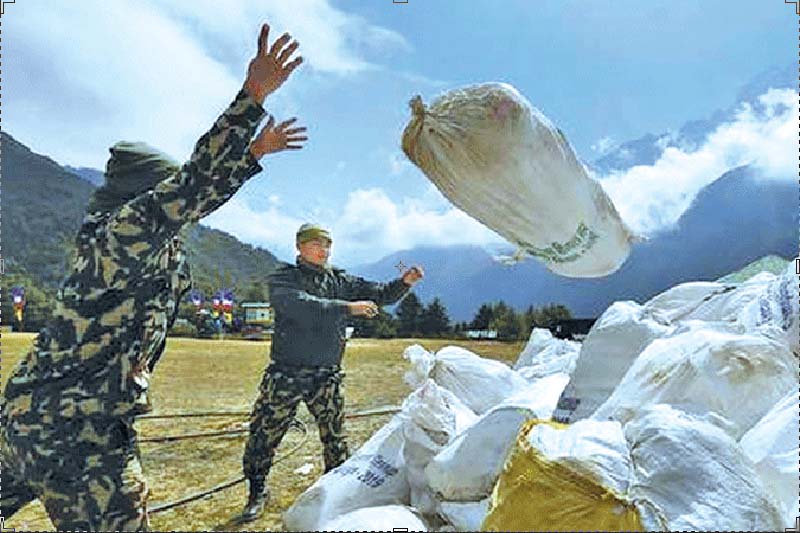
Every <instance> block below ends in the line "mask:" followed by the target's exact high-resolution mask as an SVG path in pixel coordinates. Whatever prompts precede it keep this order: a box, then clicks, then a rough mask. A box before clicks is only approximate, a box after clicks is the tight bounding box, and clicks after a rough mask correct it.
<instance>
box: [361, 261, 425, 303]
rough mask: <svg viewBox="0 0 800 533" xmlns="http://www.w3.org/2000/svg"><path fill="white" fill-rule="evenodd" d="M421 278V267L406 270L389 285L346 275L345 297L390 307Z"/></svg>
mask: <svg viewBox="0 0 800 533" xmlns="http://www.w3.org/2000/svg"><path fill="white" fill-rule="evenodd" d="M422 277H423V271H422V267H419V266H415V267H412V268H410V269H408V270H406V271H405V272H404V273H403V275H402V276H400V277H399V278H397V279H396V280H393V281H390V282H389V283H376V282H372V281H367V280H365V279H364V278H360V277H358V276H351V275H346V276H345V285H346V291H347V297H348V299H350V300H369V301H373V302H375V303H376V304H378V305H380V306H383V305H392V304H393V303H396V302H397V301H398V300H400V299H401V298H402V297H403V296H405V295H406V293H408V291H409V290H410V289H411V287H413V286H414V284H415V283H417V282H418V281H419V280H420V279H422Z"/></svg>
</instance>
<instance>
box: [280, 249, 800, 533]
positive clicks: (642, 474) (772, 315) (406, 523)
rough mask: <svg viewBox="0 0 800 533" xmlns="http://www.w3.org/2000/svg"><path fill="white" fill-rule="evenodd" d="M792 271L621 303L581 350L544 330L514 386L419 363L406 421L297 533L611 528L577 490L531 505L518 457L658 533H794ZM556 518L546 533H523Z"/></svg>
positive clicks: (309, 507) (508, 380) (288, 523)
mask: <svg viewBox="0 0 800 533" xmlns="http://www.w3.org/2000/svg"><path fill="white" fill-rule="evenodd" d="M790 267H791V268H788V269H787V270H786V272H784V273H783V274H782V275H780V276H776V275H772V274H767V273H762V274H759V275H758V276H755V277H753V278H751V279H750V280H748V281H747V282H745V283H741V284H720V283H709V282H698V283H684V284H681V285H678V286H676V287H673V288H672V289H669V290H667V291H665V292H664V293H662V294H659V295H658V296H656V297H654V298H652V299H651V300H650V301H648V302H647V303H645V304H644V305H639V304H637V303H635V302H616V303H615V304H613V305H612V306H610V307H609V308H608V309H607V311H606V312H605V313H604V314H603V316H601V317H600V318H599V319H598V320H597V322H596V323H595V325H594V327H593V328H592V330H591V331H590V333H589V334H588V335H587V337H586V338H585V340H584V342H583V343H577V342H573V341H568V340H562V339H556V338H553V337H552V335H550V333H549V332H548V331H547V330H543V329H534V331H533V332H532V334H531V337H530V340H529V342H528V343H527V345H526V346H525V348H524V350H523V352H522V353H521V354H520V356H519V358H518V360H517V362H516V364H515V365H513V368H512V367H509V365H506V364H505V363H502V362H498V361H494V360H490V359H485V358H482V357H480V356H478V355H476V354H474V353H471V352H469V351H468V350H466V349H463V348H459V347H453V346H450V347H446V348H443V349H441V350H439V351H438V352H437V353H435V354H433V353H430V352H428V351H426V350H425V349H424V348H423V347H421V346H418V345H414V346H409V347H408V348H406V350H405V352H404V357H405V359H407V360H408V362H409V370H408V372H407V373H406V376H405V380H406V382H407V383H408V384H409V385H410V386H411V387H412V389H413V392H412V393H411V394H410V395H409V396H408V397H407V398H406V400H405V401H404V403H403V405H402V410H401V412H400V413H398V414H396V415H395V416H394V417H393V418H392V419H391V420H390V421H389V422H388V423H387V424H386V425H385V426H384V427H383V428H382V429H381V430H379V431H378V432H377V433H376V434H375V435H373V437H372V438H371V439H370V440H369V441H368V442H367V443H366V444H364V445H363V446H362V447H361V448H360V449H359V450H358V451H357V452H356V453H355V454H354V455H353V456H352V457H351V458H350V459H349V460H348V461H347V462H345V463H344V464H343V465H342V466H340V467H339V468H337V469H335V470H333V471H331V472H329V473H327V474H326V475H324V476H322V477H321V478H319V479H318V480H317V481H316V483H314V485H312V486H311V487H310V488H309V489H308V490H306V491H305V492H304V493H303V494H301V495H300V496H299V497H298V499H297V500H296V501H295V503H294V505H292V507H291V508H289V509H288V510H287V511H286V512H285V513H284V526H285V528H286V529H287V530H290V531H309V530H319V531H381V530H383V531H386V530H392V529H394V528H407V529H408V530H409V531H428V530H437V531H478V530H481V529H482V528H485V529H484V530H503V529H508V530H510V529H524V528H526V527H529V528H531V527H534V526H536V527H538V528H540V529H539V530H543V529H544V528H546V527H547V528H549V527H552V526H554V525H555V526H558V524H559V523H560V522H558V520H560V518H559V516H561V515H559V512H563V513H565V514H564V515H563V516H564V517H568V519H567V518H565V522H564V523H565V524H566V525H572V524H574V523H580V522H571V521H568V520H572V519H573V518H574V515H575V514H583V515H584V516H585V517H596V516H599V515H597V513H601V514H602V513H603V512H605V511H603V510H602V509H599V507H600V505H601V504H600V503H594V502H600V501H601V500H602V498H593V497H589V498H584V497H583V496H584V494H579V492H581V491H584V492H586V490H585V489H586V487H583V488H581V487H580V486H579V485H580V483H578V484H577V485H576V484H575V483H572V484H570V483H565V484H563V485H561V484H560V485H558V488H553V489H549V490H544V491H543V492H542V491H539V492H536V493H535V494H534V490H535V489H533V488H532V489H530V492H529V493H528V492H525V491H526V490H528V489H526V487H525V485H524V484H523V485H520V484H518V483H517V484H516V485H514V483H508V482H507V481H508V480H506V481H503V479H504V478H503V475H504V472H508V471H509V469H511V470H512V471H513V472H515V473H514V474H513V475H514V476H517V477H518V471H517V470H514V469H515V468H520V464H522V463H520V462H517V464H516V465H513V466H509V463H510V462H511V461H510V458H511V457H512V456H518V455H519V454H520V453H521V452H520V451H519V449H518V448H519V443H520V439H522V440H524V441H525V443H526V444H525V450H526V451H525V453H528V454H529V455H531V456H535V461H534V463H536V462H537V461H538V463H537V464H545V463H546V464H549V465H555V468H552V469H549V470H550V471H551V472H557V473H562V472H566V473H568V474H569V475H570V476H572V475H575V476H582V477H581V479H584V480H587V479H588V480H590V481H589V482H588V483H589V484H590V485H591V486H592V487H594V486H596V488H597V490H599V491H602V492H605V493H607V494H610V495H613V499H614V501H616V502H619V506H618V508H616V509H617V510H616V511H615V512H617V513H622V511H621V510H620V509H623V508H624V509H626V511H625V512H627V513H628V514H629V515H630V516H633V517H634V518H635V522H636V523H637V524H641V527H642V528H643V529H644V530H652V531H668V530H681V531H709V530H716V531H723V530H724V531H783V530H784V529H785V528H789V527H792V526H793V525H794V522H795V518H796V517H797V516H798V515H799V514H800V512H799V511H798V505H799V502H798V500H799V499H800V495H799V494H798V463H799V461H800V456H799V455H798V436H800V428H799V427H798V420H799V417H798V357H800V351H799V350H798V329H797V328H798V314H800V311H799V310H798V302H797V298H796V289H795V288H794V287H796V283H797V276H796V274H795V273H794V268H793V265H790ZM792 295H794V297H792ZM551 417H552V419H554V420H561V421H565V422H569V424H568V425H562V424H557V423H554V422H550V420H551ZM533 419H535V420H540V421H546V422H543V423H541V424H539V425H535V426H530V423H527V424H526V422H527V421H530V420H533ZM526 432H527V433H526ZM515 450H516V451H515ZM512 451H513V452H514V453H512ZM559 475H560V474H559ZM509 476H510V474H509ZM586 476H588V477H586ZM523 477H524V476H523ZM512 485H514V486H512ZM565 487H566V488H565ZM570 487H571V488H570ZM576 487H577V488H576ZM578 489H580V490H578ZM592 490H594V489H592ZM512 491H515V492H513V494H512ZM605 499H606V501H605V503H604V505H607V504H608V498H605ZM594 505H597V506H598V509H591V507H592V506H594ZM520 509H522V511H520ZM592 512H595V515H592ZM543 515H547V516H545V517H544V519H549V520H550V522H547V525H546V526H543V525H542V522H538V521H535V522H533V523H529V522H525V520H527V518H525V517H526V516H532V517H537V518H535V520H540V519H541V517H542V516H543ZM609 516H610V517H611V518H613V516H611V514H609ZM509 517H511V518H509ZM504 520H505V522H504ZM576 520H577V519H576Z"/></svg>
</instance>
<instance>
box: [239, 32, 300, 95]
mask: <svg viewBox="0 0 800 533" xmlns="http://www.w3.org/2000/svg"><path fill="white" fill-rule="evenodd" d="M268 37H269V25H268V24H264V25H263V26H261V34H260V35H259V36H258V52H257V53H256V56H255V57H254V58H253V59H252V61H250V65H249V66H248V67H247V79H246V80H245V82H244V89H245V90H246V91H247V92H248V94H250V96H252V97H253V99H255V100H256V101H257V102H258V103H259V104H261V103H263V102H264V98H266V97H267V95H268V94H270V93H273V92H275V90H277V89H278V87H280V86H281V85H283V82H285V81H286V79H287V78H288V77H289V74H291V73H292V71H293V70H294V69H296V68H297V67H298V65H300V63H302V62H303V58H302V57H301V56H298V57H297V58H295V59H293V60H292V61H289V59H290V58H291V55H292V54H293V53H294V51H295V50H297V47H298V43H297V41H293V42H292V44H290V45H289V46H286V45H287V43H288V42H289V40H290V39H291V36H290V35H289V34H288V33H284V34H283V35H281V36H280V37H279V38H278V40H276V41H275V42H274V43H272V46H271V47H270V48H269V49H268V48H267V45H268V42H267V38H268Z"/></svg>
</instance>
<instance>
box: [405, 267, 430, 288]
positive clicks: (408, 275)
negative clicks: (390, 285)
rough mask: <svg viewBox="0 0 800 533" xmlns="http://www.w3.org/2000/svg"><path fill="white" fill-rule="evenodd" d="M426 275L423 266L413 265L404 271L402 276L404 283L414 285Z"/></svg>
mask: <svg viewBox="0 0 800 533" xmlns="http://www.w3.org/2000/svg"><path fill="white" fill-rule="evenodd" d="M424 276H425V271H424V270H422V267H421V266H413V267H411V268H409V269H408V270H406V271H405V272H403V275H402V276H401V277H402V279H403V283H405V284H406V285H409V286H411V285H414V284H415V283H416V282H418V281H419V280H421V279H422V278H423V277H424Z"/></svg>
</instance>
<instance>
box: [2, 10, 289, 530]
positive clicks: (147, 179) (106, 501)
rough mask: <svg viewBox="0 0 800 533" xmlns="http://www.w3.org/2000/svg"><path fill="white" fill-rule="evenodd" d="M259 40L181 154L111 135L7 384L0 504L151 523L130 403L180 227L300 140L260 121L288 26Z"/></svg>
mask: <svg viewBox="0 0 800 533" xmlns="http://www.w3.org/2000/svg"><path fill="white" fill-rule="evenodd" d="M268 31H269V28H268V26H266V25H264V26H263V27H262V30H261V34H260V36H259V41H258V48H259V50H258V53H257V55H256V57H255V58H254V59H253V60H252V61H251V63H250V65H249V70H248V76H247V80H246V81H245V84H244V87H243V88H242V90H241V91H240V92H239V93H238V94H237V95H236V98H235V100H234V101H233V103H232V104H231V105H230V107H228V109H227V110H226V111H225V112H224V113H223V114H222V116H221V117H220V118H219V119H218V120H217V121H216V122H215V123H214V125H213V126H212V127H211V129H210V130H209V131H208V132H207V133H206V134H205V135H203V136H202V137H201V138H200V140H199V141H198V142H197V145H196V146H195V150H194V153H193V154H192V156H191V159H190V160H189V161H188V162H187V163H185V164H184V165H183V166H182V167H180V166H178V165H176V164H174V163H173V162H171V161H170V160H169V159H168V158H166V157H165V156H163V154H160V153H158V152H156V151H154V150H152V149H150V148H149V147H147V146H146V145H143V144H141V143H118V144H116V145H115V146H114V147H113V148H112V149H111V154H112V155H111V158H110V160H109V162H108V166H107V170H106V183H105V184H104V185H103V186H102V187H101V188H99V189H98V190H97V191H96V193H95V195H94V196H93V198H92V201H91V203H90V206H89V209H88V213H87V215H86V217H85V218H84V220H83V223H82V226H81V229H80V231H79V233H78V236H77V239H76V245H77V257H76V259H75V261H74V264H73V267H72V272H71V273H70V274H69V275H68V277H67V278H66V280H65V281H64V283H63V285H62V287H61V290H60V291H59V293H58V297H57V300H56V302H55V306H54V311H53V316H52V318H51V320H50V321H49V322H48V325H47V326H46V327H45V328H44V329H42V331H41V332H40V333H39V335H38V337H37V338H36V340H35V341H34V344H33V346H32V347H31V349H30V350H29V352H28V353H27V356H26V357H25V358H24V359H23V360H22V361H21V362H20V363H19V365H18V366H17V367H16V369H15V370H14V371H13V374H12V376H11V378H10V380H9V381H8V384H7V385H6V388H5V391H4V403H3V406H2V412H1V414H0V416H2V427H1V428H0V462H1V463H2V493H0V515H1V516H3V517H4V518H6V519H8V518H9V517H11V516H12V515H13V514H14V513H15V512H16V511H17V510H18V509H19V508H20V507H22V506H23V505H25V504H27V503H28V502H30V501H31V500H33V499H35V498H39V499H40V500H41V501H42V503H43V504H44V506H45V508H46V510H47V513H48V515H49V516H50V519H51V520H52V522H53V523H54V524H55V526H56V528H57V529H59V530H69V531H86V530H90V531H134V530H136V531H142V530H146V529H147V528H148V521H147V511H146V500H147V493H148V489H147V484H146V482H145V479H144V477H143V475H142V467H141V464H140V461H139V450H138V448H137V445H136V433H135V431H134V429H133V420H134V417H135V416H136V415H137V414H139V413H142V412H146V411H147V410H148V409H149V401H148V385H149V381H150V375H151V373H152V372H153V371H154V369H155V364H156V362H157V360H158V359H159V357H160V356H161V353H162V352H163V350H164V345H165V341H166V335H167V331H168V330H169V328H170V327H171V326H172V324H173V322H174V320H175V317H176V314H177V308H178V303H179V302H180V299H181V296H182V295H183V294H184V292H185V291H186V289H187V288H188V286H189V283H190V280H189V271H188V268H187V264H186V259H185V254H184V253H183V250H182V248H181V243H180V240H179V239H178V238H177V235H178V233H179V231H180V230H181V229H182V228H184V227H186V226H188V225H189V224H192V223H195V222H197V221H198V220H200V219H201V218H202V217H204V216H205V215H208V214H209V213H211V212H212V211H214V210H215V209H217V208H218V207H219V206H221V205H222V204H223V203H225V201H226V200H228V199H229V198H230V197H231V196H232V195H233V194H234V193H235V192H236V191H237V190H238V189H239V187H241V186H242V184H243V183H244V182H245V181H246V180H247V179H248V178H250V177H252V176H253V175H255V174H257V173H258V172H259V171H261V166H260V165H259V163H258V160H259V159H260V158H261V157H262V156H263V155H265V154H267V153H271V152H276V151H279V150H283V149H286V148H299V147H300V146H299V145H297V144H289V143H297V142H300V141H303V140H305V137H297V136H293V135H295V134H296V133H299V132H300V131H302V130H303V129H304V128H294V129H286V128H287V127H288V125H289V124H290V123H291V122H292V121H287V122H284V123H281V124H279V125H278V126H275V123H274V120H273V119H272V118H271V117H270V120H269V122H268V124H267V126H266V127H265V128H264V129H262V131H261V132H260V133H259V134H258V135H257V136H256V138H255V139H253V140H252V142H251V139H252V137H253V134H254V133H255V130H256V128H257V127H258V124H259V123H260V122H261V120H262V118H263V116H264V114H265V112H264V109H263V108H262V106H261V103H262V102H263V101H264V98H265V97H266V95H267V94H269V93H271V92H273V91H274V90H276V89H277V88H278V87H280V85H281V84H282V83H283V82H284V81H285V80H286V78H287V77H288V75H289V74H290V73H291V72H292V70H294V69H295V68H296V67H297V65H299V63H300V62H301V60H302V59H301V58H299V57H298V58H296V59H294V60H293V61H291V62H290V61H289V58H290V56H291V54H292V53H293V52H294V50H295V49H296V48H297V43H296V42H295V43H292V44H291V45H290V46H288V47H286V48H284V47H285V46H286V44H287V43H288V41H289V39H290V38H289V36H288V35H284V36H282V37H281V38H279V39H278V40H277V41H276V42H275V43H274V44H273V46H272V47H271V49H270V50H269V51H267V37H268Z"/></svg>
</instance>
